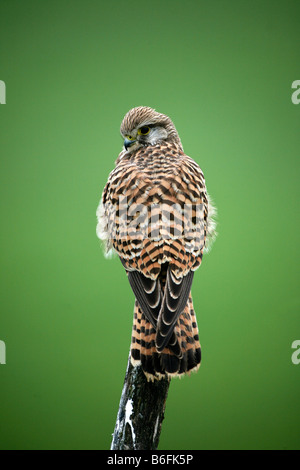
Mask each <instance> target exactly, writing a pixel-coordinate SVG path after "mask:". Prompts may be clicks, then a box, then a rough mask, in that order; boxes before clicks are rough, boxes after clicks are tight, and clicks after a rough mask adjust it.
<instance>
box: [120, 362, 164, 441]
mask: <svg viewBox="0 0 300 470" xmlns="http://www.w3.org/2000/svg"><path fill="white" fill-rule="evenodd" d="M169 385H170V382H169V380H168V379H162V380H157V381H155V382H147V379H146V377H145V375H144V373H143V371H142V368H141V367H140V366H137V367H133V366H132V365H131V363H130V357H129V360H128V366H127V371H126V376H125V381H124V386H123V391H122V396H121V400H120V405H119V411H118V416H117V422H116V427H115V431H114V434H113V440H112V444H111V450H155V449H157V446H158V442H159V436H160V431H161V425H162V421H163V419H164V411H165V407H166V400H167V396H168V389H169Z"/></svg>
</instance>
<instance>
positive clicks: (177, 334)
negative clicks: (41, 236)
mask: <svg viewBox="0 0 300 470" xmlns="http://www.w3.org/2000/svg"><path fill="white" fill-rule="evenodd" d="M120 131H121V135H122V137H123V139H124V147H123V149H122V151H121V153H120V154H119V157H118V159H117V160H116V164H115V168H114V170H113V171H112V172H111V173H110V175H109V177H108V181H107V184H106V186H105V188H104V191H103V194H102V198H101V201H100V204H99V207H98V209H97V219H98V224H97V235H98V237H99V238H100V239H101V240H103V241H104V244H105V250H106V253H107V254H108V255H109V254H110V253H111V252H115V253H117V255H118V256H119V258H120V260H121V262H122V264H123V266H124V268H125V270H126V273H127V276H128V280H129V283H130V286H131V288H132V290H133V293H134V295H135V299H136V300H135V306H134V321H133V330H132V342H131V362H132V364H133V365H139V364H141V366H142V369H143V371H144V373H145V375H146V377H147V379H148V380H152V381H153V380H155V379H161V378H163V377H168V378H172V377H175V376H182V375H184V374H186V373H190V372H191V371H196V370H198V368H199V365H200V361H201V348H200V343H199V336H198V327H197V321H196V316H195V312H194V308H193V301H192V297H191V286H192V281H193V276H194V272H195V270H196V269H197V268H198V267H199V266H200V264H201V260H202V255H203V252H204V250H207V249H208V245H209V244H210V242H211V241H212V240H213V239H214V236H215V221H214V214H215V208H214V206H213V204H212V203H211V200H210V198H209V196H208V193H207V190H206V185H205V180H204V176H203V173H202V171H201V169H200V167H199V166H198V164H197V163H196V162H195V161H194V160H192V158H190V157H188V156H187V155H185V153H184V151H183V147H182V144H181V141H180V138H179V135H178V133H177V131H176V128H175V126H174V124H173V122H172V121H171V119H170V118H169V117H168V116H166V115H164V114H161V113H158V112H156V111H155V110H154V109H152V108H150V107H147V106H140V107H137V108H133V109H131V110H130V111H128V113H127V114H126V115H125V117H124V119H123V121H122V124H121V129H120Z"/></svg>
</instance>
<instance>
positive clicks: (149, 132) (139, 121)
mask: <svg viewBox="0 0 300 470" xmlns="http://www.w3.org/2000/svg"><path fill="white" fill-rule="evenodd" d="M120 131H121V135H122V137H123V139H124V148H125V150H126V151H127V152H132V151H134V150H137V149H138V148H139V147H142V146H146V145H156V144H158V143H159V142H162V141H164V140H166V141H168V142H172V141H173V142H176V143H177V144H179V145H180V147H182V146H181V142H180V138H179V135H178V133H177V130H176V128H175V126H174V124H173V122H172V121H171V119H170V118H169V117H168V116H165V115H164V114H161V113H158V112H156V111H155V110H154V109H152V108H149V107H148V106H139V107H137V108H133V109H131V110H130V111H128V113H127V114H126V115H125V117H124V119H123V121H122V124H121V129H120Z"/></svg>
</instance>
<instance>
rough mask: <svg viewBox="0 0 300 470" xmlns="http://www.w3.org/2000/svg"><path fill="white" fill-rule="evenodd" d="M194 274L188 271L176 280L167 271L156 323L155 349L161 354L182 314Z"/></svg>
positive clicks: (169, 271)
mask: <svg viewBox="0 0 300 470" xmlns="http://www.w3.org/2000/svg"><path fill="white" fill-rule="evenodd" d="M193 277H194V272H193V271H189V272H188V273H187V275H186V276H183V277H182V278H181V279H177V278H176V277H175V276H174V275H173V274H172V271H171V269H170V267H169V268H168V271H167V282H166V286H165V293H164V298H163V302H162V306H161V310H160V314H159V318H158V322H157V331H156V347H157V350H158V352H162V351H163V349H164V348H165V347H166V346H167V345H168V343H169V341H170V338H171V336H172V333H173V331H174V327H175V325H176V323H177V321H178V319H179V316H180V315H181V313H182V312H183V310H184V308H185V306H186V304H187V301H188V298H189V295H190V291H191V286H192V282H193Z"/></svg>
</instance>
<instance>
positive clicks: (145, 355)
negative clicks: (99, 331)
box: [131, 295, 201, 381]
mask: <svg viewBox="0 0 300 470" xmlns="http://www.w3.org/2000/svg"><path fill="white" fill-rule="evenodd" d="M155 340H156V330H155V328H154V327H153V325H152V324H151V323H150V322H149V321H148V320H147V319H146V317H145V316H144V314H143V313H142V311H141V309H140V307H139V305H138V303H137V301H136V302H135V307H134V322H133V330H132V343H131V362H132V364H133V365H134V366H136V365H140V364H141V366H142V369H143V371H144V373H145V375H146V377H147V379H148V380H152V381H153V380H157V379H158V380H159V379H161V378H163V377H166V376H167V377H169V378H172V377H181V376H183V375H184V374H189V373H190V372H192V371H196V370H198V368H199V366H200V361H201V347H200V343H199V335H198V327H197V322H196V316H195V312H194V309H193V302H192V298H191V295H190V296H189V299H188V302H187V305H186V307H185V309H184V311H183V312H182V314H181V315H180V317H179V320H178V322H177V324H176V325H175V328H174V334H173V336H172V337H171V339H170V342H169V344H168V345H167V347H165V348H164V349H163V351H162V352H158V351H157V348H156V344H155Z"/></svg>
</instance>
